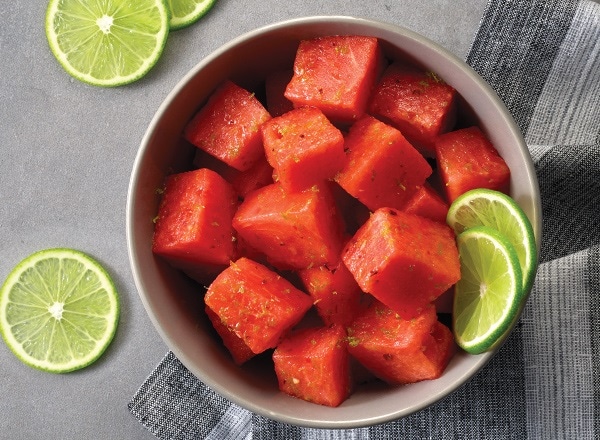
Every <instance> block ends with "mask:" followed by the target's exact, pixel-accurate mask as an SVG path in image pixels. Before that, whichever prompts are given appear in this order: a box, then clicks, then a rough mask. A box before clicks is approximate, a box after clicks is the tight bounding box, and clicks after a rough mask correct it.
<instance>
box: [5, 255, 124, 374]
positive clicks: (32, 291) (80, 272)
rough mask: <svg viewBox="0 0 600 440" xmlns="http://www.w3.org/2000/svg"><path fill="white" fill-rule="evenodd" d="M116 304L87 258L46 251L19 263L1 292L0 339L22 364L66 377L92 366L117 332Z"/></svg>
mask: <svg viewBox="0 0 600 440" xmlns="http://www.w3.org/2000/svg"><path fill="white" fill-rule="evenodd" d="M119 309H120V308H119V299H118V295H117V292H116V289H115V286H114V284H113V282H112V280H111V278H110V277H109V275H108V274H107V272H106V271H105V270H104V269H103V268H102V267H101V266H100V265H99V264H98V263H97V262H96V261H95V260H93V259H92V258H91V257H89V256H88V255H86V254H84V253H82V252H79V251H76V250H72V249H47V250H43V251H40V252H36V253H34V254H32V255H30V256H29V257H27V258H25V259H24V260H23V261H21V262H20V263H19V264H18V265H17V266H16V267H15V268H14V269H13V271H12V272H11V273H10V274H9V275H8V277H7V279H6V281H5V282H4V284H3V286H2V287H1V289H0V333H1V334H2V337H3V338H4V340H5V342H6V344H7V345H8V347H9V348H10V349H11V350H12V351H13V353H14V354H15V355H16V356H17V357H18V358H19V359H21V361H23V362H24V363H25V364H27V365H29V366H31V367H34V368H37V369H40V370H44V371H49V372H53V373H65V372H68V371H74V370H77V369H80V368H83V367H85V366H87V365H89V364H91V363H92V362H94V361H95V360H96V359H97V358H98V357H100V355H101V354H102V353H103V352H104V351H105V349H106V348H107V346H108V345H109V344H110V342H111V340H112V339H113V337H114V334H115V332H116V328H117V323H118V319H119Z"/></svg>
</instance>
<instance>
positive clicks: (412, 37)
mask: <svg viewBox="0 0 600 440" xmlns="http://www.w3.org/2000/svg"><path fill="white" fill-rule="evenodd" d="M334 34H353V35H370V36H375V37H377V38H379V39H380V40H381V42H382V45H383V47H384V51H385V53H386V55H387V56H388V57H390V58H393V59H399V58H402V59H406V60H408V61H411V62H413V63H416V64H418V65H420V66H421V67H423V68H426V69H430V70H433V71H435V72H436V73H437V74H438V75H440V76H441V77H442V78H443V79H444V80H445V81H446V82H447V83H449V84H451V85H452V86H453V87H454V88H456V89H457V91H458V92H459V94H460V95H461V97H462V98H461V102H460V112H461V114H462V123H463V124H469V123H477V124H478V125H479V126H480V127H481V128H482V130H483V131H484V132H485V133H486V134H487V135H488V136H489V138H490V139H491V141H492V142H493V144H494V145H495V146H496V148H497V149H498V150H499V152H500V153H501V155H502V156H503V157H504V159H505V160H506V162H507V163H508V165H509V167H510V168H511V171H512V177H511V179H512V180H511V187H512V196H513V197H514V198H515V199H516V200H517V201H518V203H519V204H520V205H521V206H522V207H523V208H524V210H525V212H526V213H527V214H528V216H529V218H530V219H531V222H532V224H533V226H534V231H535V233H536V237H537V239H538V246H539V238H540V222H541V219H540V200H539V191H538V186H537V181H536V178H535V173H534V170H533V164H532V162H531V158H530V156H529V153H528V151H527V147H526V145H525V143H524V141H523V139H522V136H521V134H520V132H519V130H518V128H517V127H516V125H515V124H514V121H513V120H512V118H511V117H510V115H509V114H508V112H507V110H506V108H505V107H504V106H503V104H502V103H501V102H500V100H499V98H498V97H497V96H496V94H495V93H494V92H493V91H492V90H491V88H490V87H489V86H488V85H487V84H486V83H485V82H484V81H483V80H482V79H481V78H480V77H479V76H478V75H477V74H476V73H475V72H474V71H473V70H472V69H470V68H469V67H468V66H466V64H465V63H464V62H463V61H462V60H460V59H458V58H457V57H455V56H454V55H452V54H451V53H449V52H448V51H446V50H444V49H443V48H441V47H439V46H437V45H436V44H434V43H432V42H431V41H429V40H427V39H425V38H424V37H422V36H419V35H417V34H415V33H413V32H411V31H408V30H406V29H403V28H400V27H397V26H394V25H390V24H385V23H379V22H373V21H369V20H364V19H357V18H351V17H313V18H304V19H296V20H290V21H287V22H283V23H278V24H275V25H272V26H268V27H265V28H261V29H258V30H256V31H253V32H250V33H248V34H245V35H243V36H241V37H239V38H237V39H236V40H234V41H232V42H230V43H229V44H227V45H225V46H223V47H222V48H221V49H219V50H217V51H216V52H215V53H213V54H212V55H210V56H209V57H207V58H205V59H204V60H202V61H201V62H200V63H199V64H198V65H197V66H196V67H195V68H194V69H193V70H192V71H190V72H189V73H188V75H186V77H185V78H183V79H182V81H181V82H180V83H179V84H178V85H177V86H176V87H175V89H174V90H173V91H172V92H171V94H170V95H169V96H168V97H167V98H166V100H165V101H164V103H163V104H162V105H161V107H160V108H159V109H158V111H157V113H156V115H155V117H154V119H153V120H152V122H151V124H150V126H149V128H148V131H147V132H146V135H145V137H144V139H143V141H142V144H141V147H140V150H139V152H138V156H137V159H136V162H135V165H134V170H133V173H132V176H131V182H130V189H129V198H128V206H127V234H128V246H129V252H130V261H131V266H132V271H133V275H134V279H135V282H136V286H137V288H138V291H139V294H140V297H141V299H142V301H143V303H144V306H145V308H146V310H147V312H148V314H149V316H150V318H151V320H152V321H153V323H154V325H155V327H156V329H157V331H158V332H159V333H160V335H161V336H162V338H163V339H164V340H165V342H166V344H167V345H168V347H169V348H170V349H171V350H172V351H173V352H174V353H175V355H176V356H177V357H178V358H179V359H180V360H181V361H182V363H183V364H184V365H185V366H186V367H187V368H188V369H189V370H190V371H191V372H192V373H193V374H195V375H196V376H197V377H198V378H200V379H201V380H202V381H203V382H204V383H206V384H207V385H208V386H209V387H211V388H212V389H214V390H215V391H217V392H218V393H220V394H222V395H223V396H225V397H226V398H228V399H230V400H231V401H233V402H235V403H237V404H238V405H240V406H243V407H245V408H247V409H249V410H251V411H253V412H255V413H258V414H260V415H263V416H265V417H269V418H272V419H275V420H279V421H282V422H286V423H291V424H296V425H301V426H310V427H318V428H351V427H360V426H367V425H372V424H377V423H382V422H386V421H390V420H393V419H396V418H399V417H402V416H405V415H408V414H411V413H413V412H415V411H418V410H419V409H422V408H424V407H426V406H428V405H430V404H431V403H433V402H435V401H437V400H439V399H441V398H442V397H444V396H446V395H447V394H449V393H450V392H452V391H453V390H455V389H456V388H458V387H459V386H461V385H462V384H463V383H465V382H466V381H467V380H468V379H470V378H471V377H472V376H473V375H474V374H475V373H476V372H477V371H479V370H480V369H481V368H482V367H483V365H484V364H485V363H486V362H487V361H488V360H489V359H490V358H491V356H493V354H494V353H486V354H483V355H479V356H472V355H467V354H465V353H463V352H459V353H458V354H457V355H456V356H455V357H454V358H453V359H452V361H451V363H450V365H449V366H448V368H447V370H446V371H445V373H444V374H443V376H442V377H441V378H439V379H437V380H435V381H425V382H421V383H417V384H412V385H407V386H402V387H396V388H390V387H387V386H383V385H378V384H370V385H368V386H363V387H361V388H359V389H358V390H357V392H355V393H354V394H353V395H352V396H351V397H350V398H349V399H348V400H347V401H345V402H344V403H343V404H342V405H341V406H340V407H338V408H328V407H323V406H319V405H315V404H311V403H307V402H304V401H302V400H300V399H295V398H291V397H288V396H286V395H284V394H283V393H280V392H279V391H278V390H277V381H276V377H275V375H274V373H273V374H265V373H264V371H265V363H268V362H269V360H267V359H264V358H259V359H257V360H253V361H251V362H249V365H247V366H245V367H244V368H239V367H237V366H235V365H234V364H233V362H232V361H231V359H230V357H229V354H228V353H227V352H226V351H225V349H224V348H223V347H222V346H221V344H220V342H219V341H218V338H217V337H215V334H214V331H213V330H212V326H211V325H210V323H209V322H208V321H207V319H206V318H205V317H204V315H203V302H202V296H203V293H204V289H203V288H202V287H201V286H199V285H198V284H196V283H194V282H192V281H190V280H189V279H188V278H187V277H185V276H183V275H182V274H181V273H180V272H178V271H176V270H173V269H172V268H171V267H169V266H168V265H167V264H165V263H164V262H163V261H162V260H160V259H157V258H155V257H154V256H153V254H152V251H151V243H152V234H153V222H152V219H153V218H154V217H155V215H156V213H157V208H158V202H159V197H158V195H157V191H156V190H157V189H158V188H160V187H161V186H162V183H163V180H164V177H165V175H166V174H167V173H170V172H174V171H183V170H186V169H189V168H190V165H191V163H192V159H193V155H194V151H193V147H190V146H188V145H187V144H186V143H184V142H181V140H180V138H181V135H180V134H181V132H182V129H183V127H184V125H185V124H186V122H187V121H188V120H189V119H190V118H191V117H192V116H193V114H194V113H195V112H196V110H197V109H198V108H199V107H200V106H201V105H202V104H203V103H204V102H205V100H206V99H207V97H208V95H209V94H210V93H211V91H212V90H213V89H214V88H215V87H216V86H217V85H218V84H219V83H220V82H221V81H222V80H224V79H227V78H229V79H232V80H233V81H235V82H237V83H238V84H239V85H241V86H243V87H246V88H248V89H251V90H254V89H255V88H256V87H257V86H259V85H260V83H261V81H262V80H264V78H265V77H266V75H267V74H268V73H269V72H272V71H274V70H277V69H282V68H289V67H290V66H291V65H292V63H293V59H294V54H295V50H296V48H297V45H298V42H299V40H301V39H303V38H310V37H315V36H321V35H334ZM269 371H270V370H269Z"/></svg>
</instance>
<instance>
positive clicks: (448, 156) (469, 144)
mask: <svg viewBox="0 0 600 440" xmlns="http://www.w3.org/2000/svg"><path fill="white" fill-rule="evenodd" d="M435 150H436V157H437V161H438V168H439V172H440V176H441V178H442V181H443V184H444V187H445V191H446V196H447V198H448V201H449V202H450V203H451V202H452V201H454V200H455V199H456V198H457V197H458V196H460V195H461V194H463V193H465V192H467V191H469V190H471V189H475V188H489V189H494V190H498V191H502V192H505V193H508V191H509V188H510V169H509V168H508V165H507V164H506V162H505V161H504V159H503V158H502V157H501V156H500V154H499V153H498V151H497V150H496V148H495V147H494V146H493V145H492V143H491V142H490V141H489V139H488V138H487V137H486V136H485V134H484V133H483V132H482V131H481V130H480V129H479V128H478V127H476V126H473V127H468V128H463V129H460V130H455V131H452V132H450V133H445V134H443V135H442V136H440V137H439V138H438V139H437V141H436V143H435Z"/></svg>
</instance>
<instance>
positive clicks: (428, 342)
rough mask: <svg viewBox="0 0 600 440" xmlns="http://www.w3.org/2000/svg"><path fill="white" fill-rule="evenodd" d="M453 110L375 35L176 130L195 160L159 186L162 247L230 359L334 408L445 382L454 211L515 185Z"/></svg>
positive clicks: (323, 45)
mask: <svg viewBox="0 0 600 440" xmlns="http://www.w3.org/2000/svg"><path fill="white" fill-rule="evenodd" d="M458 100H459V96H458V95H457V92H456V91H455V90H454V89H453V88H452V87H451V86H450V85H448V84H446V83H445V82H444V81H443V79H441V78H440V77H439V76H438V75H436V74H435V73H433V72H429V71H426V70H424V69H421V68H419V67H417V66H414V65H411V64H409V63H408V62H405V61H403V60H390V59H387V58H386V56H385V55H384V54H383V51H382V48H381V42H380V41H378V40H377V39H376V38H372V37H366V36H337V35H336V36H328V37H318V38H314V39H310V40H304V41H301V42H300V43H299V45H298V49H297V52H296V56H295V60H294V63H293V65H292V66H289V69H288V70H282V71H277V72H273V73H272V74H270V75H269V76H268V77H267V78H265V80H264V84H263V86H261V89H260V90H246V89H244V88H242V87H241V86H239V85H238V84H236V83H234V82H233V81H231V80H226V81H224V82H223V83H222V84H220V85H219V86H218V87H217V89H216V90H214V92H213V93H212V94H211V96H210V97H209V98H208V100H207V101H206V102H205V103H203V105H202V106H201V107H200V109H199V110H198V112H197V113H196V114H195V116H194V117H193V118H192V119H191V120H190V121H189V122H188V123H187V126H186V127H185V130H184V132H183V133H182V138H183V139H184V140H185V141H186V142H188V143H190V144H193V145H194V146H196V147H197V149H196V152H197V154H196V159H195V160H194V163H193V166H191V167H190V170H189V171H184V172H180V173H175V174H171V175H169V176H168V177H167V178H166V180H165V184H164V188H162V190H161V193H162V199H161V202H160V205H159V211H158V215H157V217H156V219H155V232H154V238H153V244H152V246H153V248H152V249H153V252H154V253H155V255H157V256H160V257H161V258H164V259H166V260H167V261H168V262H169V263H170V264H172V265H173V266H174V267H176V268H178V269H181V270H183V271H184V272H185V273H186V274H187V275H189V276H190V277H191V278H193V279H194V280H197V281H198V283H199V289H198V290H199V291H200V292H202V294H203V295H204V304H205V312H206V314H207V316H208V318H209V319H210V322H211V323H212V324H213V326H214V329H215V335H218V337H219V338H220V339H221V340H222V343H223V345H224V347H226V349H227V350H228V352H229V353H230V355H231V358H232V361H233V362H235V363H236V364H238V365H240V366H242V365H243V364H245V363H246V362H252V360H253V359H254V358H259V357H260V358H265V357H268V358H269V359H270V360H271V361H272V365H273V370H274V374H275V375H276V377H277V381H278V384H279V388H280V390H281V391H283V392H285V393H287V394H289V395H291V396H295V397H297V398H300V399H304V400H307V401H310V402H314V403H317V404H321V405H327V406H332V407H335V406H338V405H340V404H341V403H342V402H343V401H344V400H345V399H347V398H348V397H349V396H350V395H351V393H352V392H353V390H354V389H355V388H356V387H357V386H358V385H359V383H358V382H360V381H364V380H379V381H384V382H386V383H388V384H390V385H391V386H397V385H401V384H408V383H413V382H418V381H423V380H432V379H436V378H438V377H439V376H440V375H441V374H443V371H444V369H445V368H446V366H447V365H448V363H449V361H450V359H451V357H452V356H453V354H454V353H455V350H456V348H455V342H454V340H453V335H452V332H451V330H450V329H449V328H448V326H447V324H445V323H444V322H448V321H447V320H446V321H444V320H443V319H441V317H442V316H443V315H444V313H448V312H449V310H442V309H443V307H442V306H440V304H442V303H443V301H442V299H443V298H444V297H447V296H448V295H451V293H452V288H453V286H454V284H455V283H456V282H457V281H458V280H459V278H460V266H459V256H458V251H457V247H456V242H455V235H454V233H453V231H452V230H451V229H450V228H449V226H447V225H446V222H445V219H446V213H447V210H448V207H449V204H450V203H451V202H452V201H453V200H454V199H455V198H456V197H458V196H459V195H460V194H462V193H464V192H465V191H467V190H469V189H472V188H481V187H485V188H491V189H496V190H501V191H504V192H507V191H508V189H509V188H508V185H509V178H510V171H509V168H508V166H507V165H506V163H505V162H504V160H503V159H502V157H501V156H500V155H499V154H498V152H497V151H496V149H495V148H494V146H493V145H492V144H491V142H490V141H489V140H488V139H487V137H486V136H485V134H484V133H483V132H482V131H481V130H480V129H479V128H478V127H477V126H475V125H465V124H464V123H461V122H460V121H461V119H460V118H459V117H458V116H460V115H458V112H459V105H458ZM202 286H206V288H204V287H202ZM204 290H205V293H204ZM315 316H316V319H315Z"/></svg>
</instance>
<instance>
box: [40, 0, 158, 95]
mask: <svg viewBox="0 0 600 440" xmlns="http://www.w3.org/2000/svg"><path fill="white" fill-rule="evenodd" d="M168 34H169V10H168V7H167V5H166V3H165V2H164V0H135V1H129V0H96V1H93V2H90V1H86V0H50V2H49V4H48V9H47V11H46V37H47V39H48V44H49V45H50V49H51V50H52V53H53V54H54V56H55V57H56V59H57V60H58V62H59V63H60V64H61V65H62V67H63V68H64V69H65V70H66V71H67V72H68V73H69V74H70V75H72V76H73V77H74V78H77V79H78V80H80V81H83V82H86V83H89V84H93V85H96V86H104V87H115V86H120V85H123V84H128V83H131V82H133V81H135V80H137V79H139V78H141V77H142V76H144V75H145V74H146V73H148V71H149V70H150V69H151V68H152V67H153V66H154V65H155V64H156V62H157V61H158V59H159V57H160V55H161V53H162V51H163V48H164V46H165V43H166V41H167V36H168Z"/></svg>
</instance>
